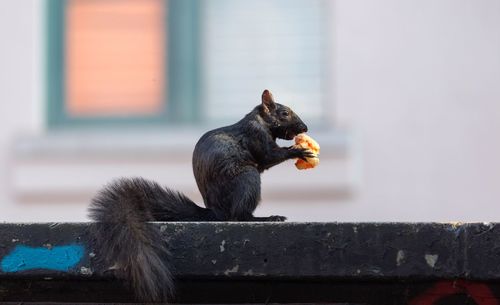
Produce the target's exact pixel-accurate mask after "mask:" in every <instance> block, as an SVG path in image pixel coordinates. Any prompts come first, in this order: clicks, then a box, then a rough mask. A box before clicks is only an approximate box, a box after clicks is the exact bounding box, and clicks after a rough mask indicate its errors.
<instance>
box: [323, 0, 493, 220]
mask: <svg viewBox="0 0 500 305" xmlns="http://www.w3.org/2000/svg"><path fill="white" fill-rule="evenodd" d="M333 9H334V20H335V24H336V25H337V27H336V34H335V37H334V38H335V54H334V56H335V67H334V69H335V73H336V74H335V75H336V76H337V77H336V86H335V87H336V88H337V95H336V99H337V102H338V105H337V110H338V116H339V119H340V121H341V122H343V123H345V124H348V125H349V126H350V127H352V128H353V129H354V130H355V131H356V132H357V133H358V134H359V135H360V136H361V138H362V140H361V145H362V154H363V162H362V166H363V167H362V172H363V183H362V186H361V188H360V192H359V194H358V198H357V199H356V200H355V202H353V203H350V204H347V205H346V207H345V208H342V209H339V210H340V211H339V214H338V215H339V218H340V219H343V220H345V219H352V220H404V221H406V220H413V221H429V220H434V221H451V220H461V221H465V220H468V221H491V220H496V221H499V220H500V205H499V202H500V187H499V186H500V136H499V131H500V2H499V1H495V0H485V1H473V0H459V1H456V0H437V1H419V0H412V1H408V0H406V1H399V0H384V1H359V0H345V1H337V2H335V6H334V8H333Z"/></svg>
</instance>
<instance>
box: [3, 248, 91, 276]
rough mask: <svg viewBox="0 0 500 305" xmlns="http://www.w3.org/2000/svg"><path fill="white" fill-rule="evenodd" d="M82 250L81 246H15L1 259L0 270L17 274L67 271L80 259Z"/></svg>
mask: <svg viewBox="0 0 500 305" xmlns="http://www.w3.org/2000/svg"><path fill="white" fill-rule="evenodd" d="M83 254H84V248H83V246H81V245H67V246H57V247H53V248H51V249H47V248H43V247H38V248H32V247H27V246H22V245H19V246H16V247H15V248H14V250H12V251H11V252H10V253H9V254H8V255H7V256H5V257H3V259H2V262H1V264H0V270H1V271H3V272H18V271H25V270H33V269H48V270H56V271H66V272H67V271H69V270H70V269H71V268H72V267H74V266H75V265H76V264H78V262H80V260H81V259H82V257H83Z"/></svg>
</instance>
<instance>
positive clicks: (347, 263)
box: [0, 222, 500, 304]
mask: <svg viewBox="0 0 500 305" xmlns="http://www.w3.org/2000/svg"><path fill="white" fill-rule="evenodd" d="M152 225H157V226H159V227H160V229H161V231H162V233H163V236H164V238H165V240H167V241H168V243H169V245H170V246H171V252H172V255H173V257H174V265H175V266H174V267H175V275H176V277H177V278H178V285H179V300H178V301H179V302H181V303H182V302H188V303H189V302H191V303H194V302H198V301H203V302H201V303H206V302H215V303H228V302H233V303H241V302H246V303H249V302H254V303H259V302H265V301H266V299H268V298H269V297H271V299H270V300H271V301H274V302H284V301H287V302H295V303H306V302H307V303H311V302H312V303H314V302H316V301H319V300H321V301H322V302H324V301H329V302H330V303H333V302H338V303H341V302H357V303H360V302H361V303H365V304H405V302H406V301H409V300H410V299H412V298H414V297H417V296H418V295H420V293H422V291H425V290H426V289H430V288H432V287H433V285H434V284H435V283H441V284H442V283H446V282H448V281H453V282H454V283H455V287H456V286H457V284H456V283H463V284H462V285H463V286H464V287H468V286H470V285H472V284H474V283H476V282H481V283H484V282H487V283H488V285H489V286H488V287H490V288H491V293H492V295H496V293H495V291H496V290H497V289H496V284H494V283H495V282H497V281H498V280H500V234H499V233H500V232H499V230H500V225H498V224H482V223H473V224H439V223H417V224H407V223H379V224H377V223H181V222H178V223H155V224H152ZM88 227H89V224H87V223H73V224H71V223H43V224H0V301H11V302H18V301H33V302H35V301H40V302H41V301H53V302H55V301H57V302H76V301H80V302H126V301H130V300H133V298H132V296H131V294H130V293H129V292H128V291H127V289H126V287H124V286H123V285H122V283H120V282H118V281H116V280H113V277H112V272H110V270H109V266H98V265H97V264H96V263H95V259H94V258H95V256H96V255H98V250H97V249H93V248H92V245H89V244H88V242H87V240H88V235H87V234H88V233H87V229H88ZM442 285H445V284H442ZM458 286H460V285H458ZM374 288H376V289H375V290H374ZM353 289H356V291H357V292H356V293H353V291H354V290H353ZM457 289H458V288H457ZM193 291H195V292H193ZM249 291H251V293H249ZM398 291H401V295H398ZM403 291H405V292H404V293H403ZM457 291H462V294H464V291H465V292H467V289H466V288H462V290H460V289H458V290H457ZM363 292H364V293H363ZM269 293H271V296H270V295H269ZM465 294H467V293H465ZM273 298H275V299H273ZM387 298H391V299H392V300H397V299H398V298H404V299H401V300H406V301H403V302H402V303H384V302H383V301H384V300H385V301H386V302H387V300H388V299H387ZM377 299H378V302H379V303H377ZM476 303H477V302H476ZM439 304H441V303H439ZM443 304H445V303H443Z"/></svg>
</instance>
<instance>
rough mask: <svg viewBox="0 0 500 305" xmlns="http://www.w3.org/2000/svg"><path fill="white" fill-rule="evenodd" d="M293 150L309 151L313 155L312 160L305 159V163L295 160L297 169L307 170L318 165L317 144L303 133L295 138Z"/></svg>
mask: <svg viewBox="0 0 500 305" xmlns="http://www.w3.org/2000/svg"><path fill="white" fill-rule="evenodd" d="M293 147H295V148H305V149H308V150H310V151H311V152H312V153H313V154H314V157H313V158H306V161H304V160H302V159H297V162H295V166H296V167H297V168H298V169H309V168H314V167H316V166H317V165H318V164H319V158H318V155H319V144H318V142H316V141H315V140H314V139H313V138H311V137H310V136H308V135H306V134H305V133H301V134H299V135H297V136H296V137H295V145H294V146H293Z"/></svg>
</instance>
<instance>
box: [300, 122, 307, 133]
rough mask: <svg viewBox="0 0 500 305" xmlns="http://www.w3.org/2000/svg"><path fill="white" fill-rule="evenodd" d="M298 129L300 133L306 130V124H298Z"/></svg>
mask: <svg viewBox="0 0 500 305" xmlns="http://www.w3.org/2000/svg"><path fill="white" fill-rule="evenodd" d="M299 130H300V133H303V132H307V126H306V124H300V126H299Z"/></svg>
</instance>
